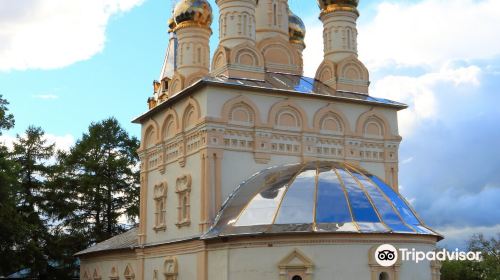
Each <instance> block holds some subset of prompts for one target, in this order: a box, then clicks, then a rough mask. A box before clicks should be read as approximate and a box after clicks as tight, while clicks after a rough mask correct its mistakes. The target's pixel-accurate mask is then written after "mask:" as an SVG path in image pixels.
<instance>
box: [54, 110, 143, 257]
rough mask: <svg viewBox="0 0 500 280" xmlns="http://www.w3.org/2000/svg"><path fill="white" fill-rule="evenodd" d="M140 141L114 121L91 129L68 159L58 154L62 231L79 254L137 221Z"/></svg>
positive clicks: (58, 195)
mask: <svg viewBox="0 0 500 280" xmlns="http://www.w3.org/2000/svg"><path fill="white" fill-rule="evenodd" d="M138 147H139V141H138V140H137V139H136V138H134V137H130V136H129V135H128V133H127V132H126V131H125V130H124V129H123V128H122V127H121V126H120V124H119V123H118V121H117V120H116V119H114V118H110V119H106V120H104V121H101V122H98V123H92V124H91V125H90V127H89V129H88V132H86V133H84V134H83V136H82V138H81V139H80V140H78V141H77V143H76V144H75V146H74V147H73V148H71V150H70V151H69V152H68V153H60V154H59V164H60V166H62V167H63V168H60V169H59V171H58V172H59V175H58V176H57V177H58V179H57V181H58V182H59V183H58V185H59V186H60V187H59V188H58V189H62V190H63V191H61V192H59V194H56V195H55V196H57V197H58V198H57V199H55V200H56V201H65V204H66V205H65V206H66V207H65V208H64V209H61V211H59V216H58V218H59V219H61V220H62V221H63V222H62V226H63V227H64V228H65V230H66V231H68V232H69V233H70V234H71V235H72V236H81V237H82V239H81V240H82V241H83V242H84V244H80V245H81V246H82V247H83V248H84V247H87V246H89V245H92V244H94V243H96V242H101V241H103V240H106V239H108V238H110V237H112V236H114V235H117V234H119V233H122V232H124V231H125V230H127V229H128V228H129V226H127V223H125V222H126V219H128V221H129V222H132V223H133V222H134V221H135V219H136V218H137V215H138V197H139V194H138V192H139V170H138V164H139V158H138V156H137V154H136V150H137V149H138Z"/></svg>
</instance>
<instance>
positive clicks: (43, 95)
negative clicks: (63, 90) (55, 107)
mask: <svg viewBox="0 0 500 280" xmlns="http://www.w3.org/2000/svg"><path fill="white" fill-rule="evenodd" d="M33 97H35V98H38V99H58V98H59V96H57V95H55V94H37V95H34V96H33Z"/></svg>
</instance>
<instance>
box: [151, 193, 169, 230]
mask: <svg viewBox="0 0 500 280" xmlns="http://www.w3.org/2000/svg"><path fill="white" fill-rule="evenodd" d="M154 200H155V226H154V229H155V230H165V229H166V216H167V205H166V204H167V186H166V184H163V183H162V184H159V185H156V186H155V187H154Z"/></svg>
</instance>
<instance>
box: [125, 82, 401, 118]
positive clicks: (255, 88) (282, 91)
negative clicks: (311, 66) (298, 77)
mask: <svg viewBox="0 0 500 280" xmlns="http://www.w3.org/2000/svg"><path fill="white" fill-rule="evenodd" d="M208 85H214V86H220V87H225V88H236V89H242V88H244V89H250V90H253V91H265V92H273V93H278V94H287V95H290V94H291V95H294V96H299V97H314V98H321V99H326V100H332V99H333V100H339V101H344V102H348V103H358V104H359V103H361V104H370V105H376V106H380V107H386V108H393V109H396V110H397V111H400V110H404V109H407V108H408V105H406V104H403V103H398V104H386V103H380V102H374V101H369V100H360V99H354V98H349V97H343V96H333V95H323V94H317V93H307V94H305V93H302V92H298V91H295V90H287V89H278V88H267V87H258V86H250V85H243V84H241V85H239V84H234V83H224V82H216V81H208V80H204V79H201V80H199V81H198V82H196V83H194V84H193V85H191V86H189V87H187V88H185V89H183V90H182V91H180V92H179V93H178V94H176V95H174V96H172V97H171V98H169V99H168V100H166V101H165V102H163V103H161V104H160V105H158V106H156V107H155V108H153V109H151V110H149V111H147V112H145V113H144V114H142V115H140V116H139V117H137V118H135V119H134V120H132V123H135V124H141V123H143V122H144V120H147V119H148V118H149V117H150V116H152V115H154V114H155V113H157V112H159V111H161V110H162V109H164V108H166V107H168V106H170V105H171V104H172V103H174V102H175V101H176V100H177V99H180V98H181V97H183V96H184V95H187V94H190V93H192V92H193V91H195V90H196V89H199V88H202V87H205V86H208ZM354 94H360V93H354Z"/></svg>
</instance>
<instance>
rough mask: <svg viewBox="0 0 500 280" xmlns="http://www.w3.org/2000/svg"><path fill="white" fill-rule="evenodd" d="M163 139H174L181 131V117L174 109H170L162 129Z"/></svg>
mask: <svg viewBox="0 0 500 280" xmlns="http://www.w3.org/2000/svg"><path fill="white" fill-rule="evenodd" d="M161 131H162V133H161V135H162V140H163V141H166V140H169V139H172V138H173V137H175V135H177V133H178V132H179V118H178V116H177V112H176V111H175V110H174V109H168V111H167V112H166V114H165V119H164V120H163V125H162V129H161Z"/></svg>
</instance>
